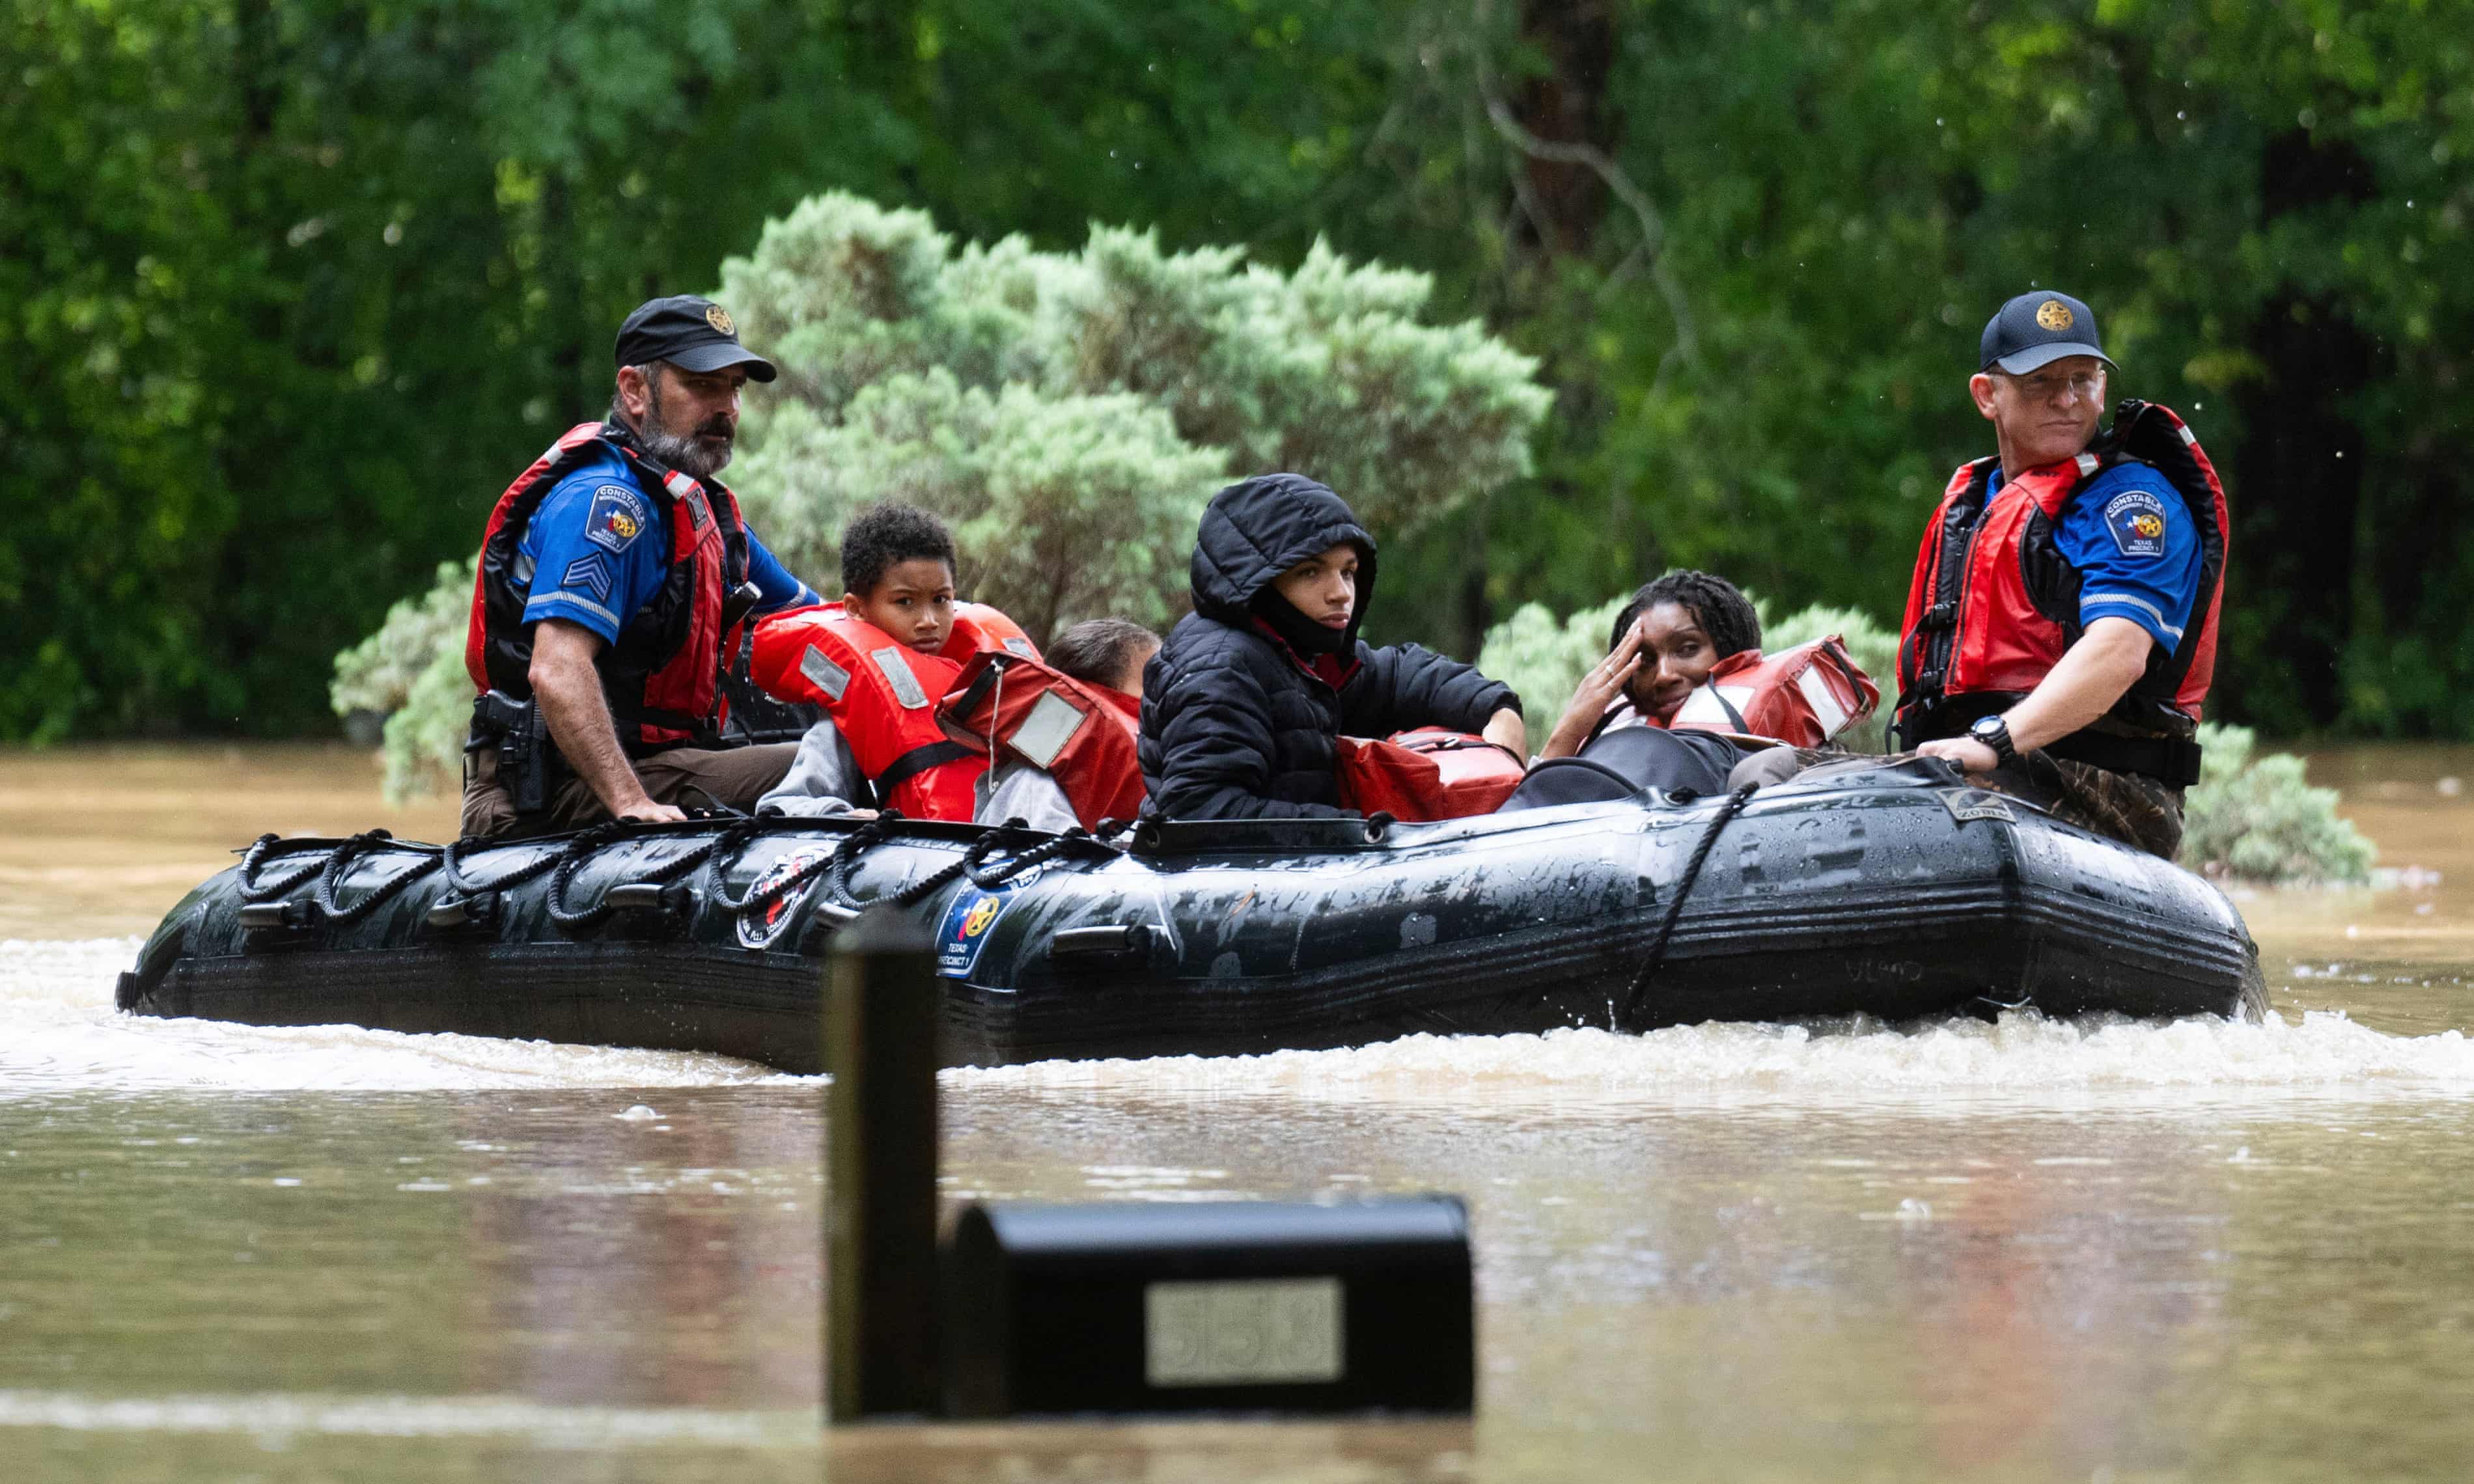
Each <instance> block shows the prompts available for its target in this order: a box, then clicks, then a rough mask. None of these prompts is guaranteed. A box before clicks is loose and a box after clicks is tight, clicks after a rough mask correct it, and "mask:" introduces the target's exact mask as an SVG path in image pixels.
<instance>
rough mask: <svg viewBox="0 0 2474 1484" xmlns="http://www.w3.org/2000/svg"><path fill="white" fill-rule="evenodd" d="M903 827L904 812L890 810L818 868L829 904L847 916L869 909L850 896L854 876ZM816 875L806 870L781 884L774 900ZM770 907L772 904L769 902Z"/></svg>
mask: <svg viewBox="0 0 2474 1484" xmlns="http://www.w3.org/2000/svg"><path fill="white" fill-rule="evenodd" d="M901 823H902V811H901V810H900V809H887V810H885V812H884V813H882V814H879V815H878V816H877V817H876V818H874V819H872V820H869V821H868V822H867V823H866V824H864V825H861V826H860V827H859V828H857V829H854V830H852V831H851V832H850V833H849V834H846V835H844V836H842V843H841V844H839V845H837V846H835V847H834V853H833V854H831V855H829V856H827V857H826V858H825V859H824V861H823V862H822V863H821V864H818V865H817V866H816V867H815V870H816V871H820V872H822V873H823V874H824V877H825V900H827V901H829V902H831V903H833V904H834V905H835V906H837V907H839V908H841V909H842V910H843V911H845V912H862V911H865V910H866V909H867V907H868V903H866V902H863V901H861V900H860V899H859V898H856V897H853V896H852V895H851V894H850V874H851V872H852V871H853V870H854V869H855V868H857V867H858V865H859V858H860V857H861V856H862V855H864V854H866V853H867V852H868V851H870V850H875V849H876V848H877V847H878V846H880V845H882V844H884V843H885V837H886V836H888V835H890V834H892V833H893V826H896V825H899V824H901ZM811 874H813V872H811V871H809V870H808V869H807V868H804V867H803V868H801V869H800V870H799V871H796V872H793V873H791V874H790V875H788V876H786V877H784V878H783V879H782V881H781V882H780V883H779V886H780V890H779V891H776V892H775V893H774V896H776V897H779V896H780V895H781V894H782V892H787V891H788V890H789V889H790V888H791V886H792V885H793V884H795V883H796V882H797V881H799V880H804V879H806V878H807V877H808V876H809V875H811ZM767 905H770V903H769V902H768V903H767Z"/></svg>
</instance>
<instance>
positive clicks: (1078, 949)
mask: <svg viewBox="0 0 2474 1484" xmlns="http://www.w3.org/2000/svg"><path fill="white" fill-rule="evenodd" d="M1151 948H1152V930H1151V928H1150V927H1149V926H1148V925H1147V924H1145V923H1141V922H1121V923H1118V924H1117V925H1115V926H1112V927H1069V928H1067V929H1065V930H1064V931H1063V932H1061V933H1058V934H1057V935H1056V936H1055V937H1054V938H1051V939H1049V940H1048V956H1049V957H1050V958H1051V959H1060V958H1129V957H1134V956H1137V955H1141V954H1146V953H1149V952H1150V951H1151Z"/></svg>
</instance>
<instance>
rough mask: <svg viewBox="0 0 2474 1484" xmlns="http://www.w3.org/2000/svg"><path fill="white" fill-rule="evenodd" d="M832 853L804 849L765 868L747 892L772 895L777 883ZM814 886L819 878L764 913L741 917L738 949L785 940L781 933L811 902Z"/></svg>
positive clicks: (795, 889) (803, 884)
mask: <svg viewBox="0 0 2474 1484" xmlns="http://www.w3.org/2000/svg"><path fill="white" fill-rule="evenodd" d="M830 853H832V852H831V851H829V850H827V849H826V848H825V847H823V846H821V845H808V846H801V847H800V848H799V849H797V850H792V851H790V852H789V853H788V854H787V855H784V856H783V857H782V858H781V859H779V860H777V861H775V862H774V863H773V864H771V865H770V866H767V867H765V868H764V871H763V873H762V874H759V875H758V876H757V877H756V879H755V880H754V881H753V882H751V883H750V884H749V885H748V888H747V889H748V891H749V892H751V893H754V892H764V891H769V890H770V889H771V888H772V886H773V883H774V882H776V881H780V880H783V879H785V878H786V877H788V876H790V875H792V874H796V873H797V872H799V871H801V870H804V869H805V868H807V867H808V866H811V865H813V864H814V863H815V862H817V861H820V860H822V859H824V858H825V857H826V856H827V855H828V854H830ZM815 884H816V878H815V877H813V876H811V877H809V878H808V879H807V880H805V881H802V882H800V883H799V884H798V885H797V886H794V887H792V888H790V890H788V891H787V892H784V893H783V894H782V895H781V896H780V897H778V898H775V899H774V900H773V901H772V902H771V903H769V904H767V905H766V906H765V908H764V911H762V912H742V913H740V915H739V945H740V947H742V948H763V947H767V946H770V945H771V944H772V942H773V940H774V939H776V938H779V937H781V936H782V930H783V929H784V928H786V927H788V926H789V925H790V920H791V919H792V918H794V917H796V916H798V914H799V904H800V903H801V902H803V901H806V900H807V899H808V893H809V892H810V891H812V890H813V889H814V887H815Z"/></svg>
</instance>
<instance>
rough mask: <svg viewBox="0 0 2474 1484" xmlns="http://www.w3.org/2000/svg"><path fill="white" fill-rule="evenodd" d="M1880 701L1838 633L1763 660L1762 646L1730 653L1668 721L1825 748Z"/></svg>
mask: <svg viewBox="0 0 2474 1484" xmlns="http://www.w3.org/2000/svg"><path fill="white" fill-rule="evenodd" d="M1880 704H1881V688H1880V686H1878V685H1876V684H1874V683H1873V679H1872V677H1871V676H1868V675H1866V674H1865V673H1864V672H1863V670H1862V669H1861V668H1859V667H1858V666H1857V665H1856V660H1855V658H1854V657H1852V656H1850V655H1849V654H1848V653H1847V641H1846V640H1845V639H1842V638H1840V637H1839V636H1838V635H1837V634H1831V635H1829V636H1828V637H1826V638H1819V639H1814V640H1812V641H1811V642H1810V643H1807V644H1798V645H1796V646H1795V647H1794V648H1792V649H1783V650H1781V651H1779V652H1778V653H1777V654H1775V655H1772V656H1769V657H1767V658H1763V657H1762V655H1761V652H1760V651H1759V650H1758V649H1747V650H1741V651H1738V652H1737V653H1735V654H1733V655H1729V656H1728V657H1727V658H1724V659H1721V660H1719V661H1718V662H1717V664H1715V665H1714V666H1712V667H1711V668H1710V674H1709V676H1708V677H1707V678H1706V679H1705V680H1703V681H1702V682H1701V683H1700V684H1698V685H1696V686H1694V687H1692V694H1690V695H1689V696H1687V697H1686V698H1685V701H1684V705H1683V706H1680V707H1678V708H1677V710H1676V712H1675V714H1674V715H1673V716H1672V717H1669V718H1668V719H1667V723H1666V725H1667V726H1669V727H1673V728H1680V729H1683V730H1690V731H1717V732H1724V733H1726V734H1728V735H1731V736H1740V737H1749V738H1752V739H1754V740H1756V741H1767V742H1784V743H1787V744H1788V745H1790V746H1793V747H1822V746H1825V745H1827V744H1828V743H1829V742H1830V740H1831V738H1833V737H1835V736H1837V735H1838V734H1839V733H1840V732H1842V731H1845V730H1847V729H1848V728H1850V727H1853V726H1855V725H1856V723H1857V722H1860V721H1862V720H1863V719H1864V718H1865V717H1867V716H1870V715H1872V714H1873V708H1874V707H1875V706H1880Z"/></svg>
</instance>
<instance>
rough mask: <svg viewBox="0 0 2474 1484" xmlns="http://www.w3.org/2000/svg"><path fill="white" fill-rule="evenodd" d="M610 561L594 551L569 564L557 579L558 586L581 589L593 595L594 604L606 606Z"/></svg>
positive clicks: (608, 590) (608, 593) (608, 599)
mask: <svg viewBox="0 0 2474 1484" xmlns="http://www.w3.org/2000/svg"><path fill="white" fill-rule="evenodd" d="M610 582H611V577H610V559H609V558H608V557H607V556H604V555H603V554H602V553H600V552H597V551H596V552H594V553H592V554H590V555H589V556H582V557H578V558H576V559H575V560H574V561H572V562H569V563H568V564H567V571H566V572H565V573H563V574H561V576H560V577H559V580H558V585H559V586H562V587H581V588H583V589H584V590H585V591H587V592H589V593H591V594H593V600H594V602H596V603H603V604H606V603H608V602H609V601H610Z"/></svg>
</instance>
